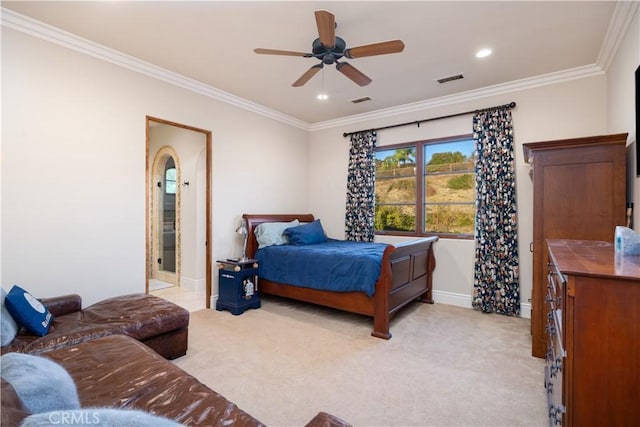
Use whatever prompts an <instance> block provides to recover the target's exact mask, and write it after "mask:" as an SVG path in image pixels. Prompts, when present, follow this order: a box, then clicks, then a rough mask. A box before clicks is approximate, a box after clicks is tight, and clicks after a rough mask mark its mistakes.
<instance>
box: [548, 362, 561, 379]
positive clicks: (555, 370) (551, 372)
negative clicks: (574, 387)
mask: <svg viewBox="0 0 640 427" xmlns="http://www.w3.org/2000/svg"><path fill="white" fill-rule="evenodd" d="M558 372H562V359H561V358H560V357H558V358H556V360H555V361H554V362H553V364H552V365H551V369H549V375H551V377H553V378H556V377H557V374H558Z"/></svg>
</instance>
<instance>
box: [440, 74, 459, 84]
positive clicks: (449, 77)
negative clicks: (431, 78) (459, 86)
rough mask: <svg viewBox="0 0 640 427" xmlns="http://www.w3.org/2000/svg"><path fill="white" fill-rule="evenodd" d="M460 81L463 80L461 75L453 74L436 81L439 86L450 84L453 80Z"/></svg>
mask: <svg viewBox="0 0 640 427" xmlns="http://www.w3.org/2000/svg"><path fill="white" fill-rule="evenodd" d="M460 79H464V76H463V75H462V74H454V75H453V76H448V77H442V78H440V79H438V80H436V81H437V82H438V83H440V84H443V83H447V82H452V81H454V80H460Z"/></svg>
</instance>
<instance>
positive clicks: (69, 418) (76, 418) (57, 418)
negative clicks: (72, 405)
mask: <svg viewBox="0 0 640 427" xmlns="http://www.w3.org/2000/svg"><path fill="white" fill-rule="evenodd" d="M49 422H50V423H51V425H82V426H90V425H98V424H100V413H99V412H97V411H91V410H84V411H83V410H79V411H54V412H51V413H50V414H49Z"/></svg>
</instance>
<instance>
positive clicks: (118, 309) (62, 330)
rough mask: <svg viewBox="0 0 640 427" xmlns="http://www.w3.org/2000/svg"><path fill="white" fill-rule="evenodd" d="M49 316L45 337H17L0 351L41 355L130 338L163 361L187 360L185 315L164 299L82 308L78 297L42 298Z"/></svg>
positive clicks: (117, 300)
mask: <svg viewBox="0 0 640 427" xmlns="http://www.w3.org/2000/svg"><path fill="white" fill-rule="evenodd" d="M40 301H41V302H42V303H43V304H44V305H45V306H47V308H48V309H49V311H50V312H51V314H53V322H52V324H51V327H50V329H49V333H48V334H47V335H45V336H43V337H38V336H35V335H29V334H26V333H22V332H19V333H18V335H17V336H16V337H15V338H14V340H13V341H12V342H11V343H10V344H9V345H7V346H5V347H2V354H5V353H7V352H19V353H31V354H39V353H42V352H46V351H50V350H55V349H60V348H65V347H69V346H73V345H76V344H79V343H82V342H85V341H90V340H94V339H96V338H100V337H104V336H108V335H116V334H118V335H128V336H130V337H132V338H135V339H136V340H138V341H140V342H142V343H144V344H146V345H147V346H149V347H151V348H152V349H153V350H155V351H156V352H157V353H158V354H160V355H162V356H163V357H165V358H167V359H175V358H176V357H180V356H183V355H185V354H186V352H187V338H188V328H189V311H187V310H185V309H184V308H182V307H180V306H178V305H176V304H173V303H172V302H169V301H167V300H165V299H163V298H159V297H156V296H153V295H149V294H130V295H122V296H118V297H113V298H108V299H105V300H103V301H100V302H98V303H96V304H93V305H91V306H89V307H87V308H84V309H83V308H82V299H81V297H80V296H79V295H65V296H60V297H55V298H43V299H40Z"/></svg>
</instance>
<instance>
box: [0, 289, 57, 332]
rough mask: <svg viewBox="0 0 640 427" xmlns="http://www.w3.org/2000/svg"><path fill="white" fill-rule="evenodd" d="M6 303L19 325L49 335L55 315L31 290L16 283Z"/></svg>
mask: <svg viewBox="0 0 640 427" xmlns="http://www.w3.org/2000/svg"><path fill="white" fill-rule="evenodd" d="M4 303H5V305H6V306H7V310H9V313H11V316H13V319H14V320H15V321H16V322H17V323H18V325H20V326H23V327H24V328H25V329H26V330H27V331H29V332H31V333H32V334H34V335H38V336H41V337H43V336H45V335H47V332H49V326H50V325H51V321H52V320H53V315H52V314H51V313H49V310H48V309H47V307H45V306H44V305H43V304H42V303H41V302H40V301H38V300H37V299H35V298H34V297H33V296H31V294H29V292H27V291H25V290H24V289H22V288H21V287H20V286H18V285H14V286H13V288H11V290H10V291H9V293H8V294H7V296H6V298H5V300H4Z"/></svg>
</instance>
